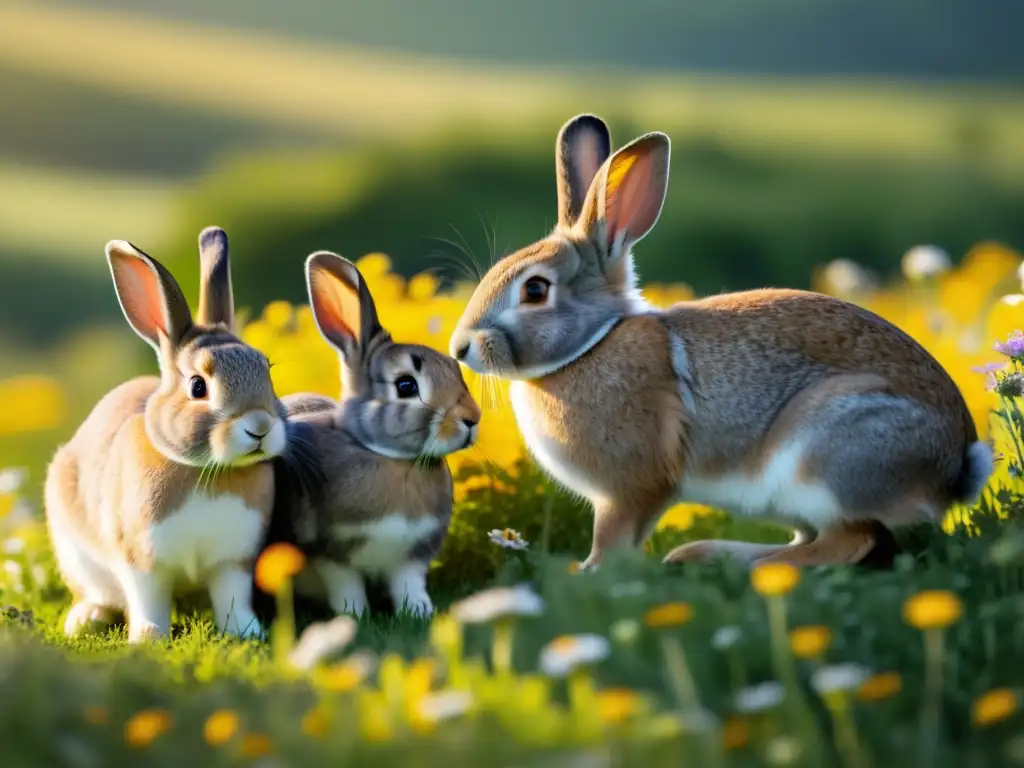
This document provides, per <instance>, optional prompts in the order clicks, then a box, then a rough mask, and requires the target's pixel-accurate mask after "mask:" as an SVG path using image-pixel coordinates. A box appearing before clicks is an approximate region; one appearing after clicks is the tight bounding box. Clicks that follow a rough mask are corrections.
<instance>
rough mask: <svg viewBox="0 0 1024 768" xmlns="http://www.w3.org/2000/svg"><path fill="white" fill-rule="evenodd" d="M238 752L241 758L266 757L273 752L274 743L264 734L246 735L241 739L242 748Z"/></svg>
mask: <svg viewBox="0 0 1024 768" xmlns="http://www.w3.org/2000/svg"><path fill="white" fill-rule="evenodd" d="M239 751H240V752H241V755H242V757H248V758H257V757H266V756H267V755H269V754H270V753H271V752H273V751H274V742H272V741H271V740H270V737H269V736H267V735H266V734H265V733H247V734H245V735H244V736H243V737H242V747H241V749H240V750H239Z"/></svg>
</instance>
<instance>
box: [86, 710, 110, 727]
mask: <svg viewBox="0 0 1024 768" xmlns="http://www.w3.org/2000/svg"><path fill="white" fill-rule="evenodd" d="M82 717H83V718H85V722H87V723H91V724H92V725H106V724H107V723H108V722H109V721H110V713H109V712H108V711H107V708H106V707H99V706H91V707H86V708H85V711H84V712H83V713H82Z"/></svg>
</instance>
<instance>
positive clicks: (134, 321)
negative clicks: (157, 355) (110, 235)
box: [106, 240, 192, 352]
mask: <svg viewBox="0 0 1024 768" xmlns="http://www.w3.org/2000/svg"><path fill="white" fill-rule="evenodd" d="M106 250H107V262H108V263H109V264H110V274H111V275H112V276H113V278H114V289H115V290H116V291H117V300H118V301H119V302H120V303H121V310H122V311H123V312H124V316H125V318H127V320H128V324H129V325H130V326H131V327H132V329H133V330H134V331H135V332H136V333H137V334H139V336H141V337H142V339H143V340H144V341H146V342H147V343H148V344H149V345H150V346H151V347H153V349H155V350H156V351H157V352H159V351H160V348H161V339H167V340H168V341H169V342H170V343H171V344H172V345H174V346H177V345H178V344H179V343H180V342H181V339H182V338H183V337H184V336H185V334H186V333H188V331H189V330H190V329H191V328H192V313H191V312H190V311H189V308H188V302H187V301H185V296H184V294H182V292H181V288H179V287H178V283H177V282H176V281H175V280H174V278H173V277H171V273H170V272H168V271H167V270H166V269H165V268H164V266H163V265H162V264H161V263H160V262H158V261H157V260H156V259H154V258H153V257H152V256H149V255H147V254H145V253H143V252H142V251H140V250H139V249H138V248H136V247H135V246H134V245H132V244H131V243H129V242H128V241H126V240H111V241H110V242H109V243H107V249H106Z"/></svg>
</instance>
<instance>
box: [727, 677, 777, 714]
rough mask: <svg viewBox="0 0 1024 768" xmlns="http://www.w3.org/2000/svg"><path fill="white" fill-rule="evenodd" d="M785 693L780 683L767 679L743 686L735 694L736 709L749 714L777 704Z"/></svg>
mask: <svg viewBox="0 0 1024 768" xmlns="http://www.w3.org/2000/svg"><path fill="white" fill-rule="evenodd" d="M785 695H786V689H785V688H783V687H782V684H781V683H776V682H775V681H769V682H767V683H760V684H758V685H752V686H750V687H748V688H744V689H743V690H741V691H739V692H738V693H737V694H736V701H735V705H736V711H738V712H740V713H742V714H744V715H749V714H753V713H754V712H763V711H764V710H766V709H771V708H772V707H775V706H778V704H779V702H781V701H782V699H783V698H784V697H785Z"/></svg>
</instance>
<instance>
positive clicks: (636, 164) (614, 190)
mask: <svg viewBox="0 0 1024 768" xmlns="http://www.w3.org/2000/svg"><path fill="white" fill-rule="evenodd" d="M654 154H655V153H654V152H653V151H651V150H647V151H644V150H643V149H638V150H637V152H636V154H633V155H630V156H628V157H625V158H622V159H621V161H620V162H622V163H623V164H625V165H626V167H625V168H616V167H615V166H614V165H613V167H612V168H610V169H609V174H608V186H607V188H606V191H605V224H606V227H607V229H606V231H607V234H608V243H609V245H611V244H612V243H614V242H615V239H616V237H618V236H619V234H620V233H622V232H623V231H625V232H626V233H627V238H628V239H629V240H635V239H638V238H640V237H643V236H644V235H645V234H647V232H648V231H649V230H650V228H651V227H653V226H654V222H655V221H656V219H657V218H658V213H659V211H660V210H661V198H662V189H663V184H662V183H661V181H660V180H659V179H658V178H657V175H656V171H657V167H656V163H655V162H654V160H653V158H652V156H653V155H654ZM616 165H617V164H616Z"/></svg>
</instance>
